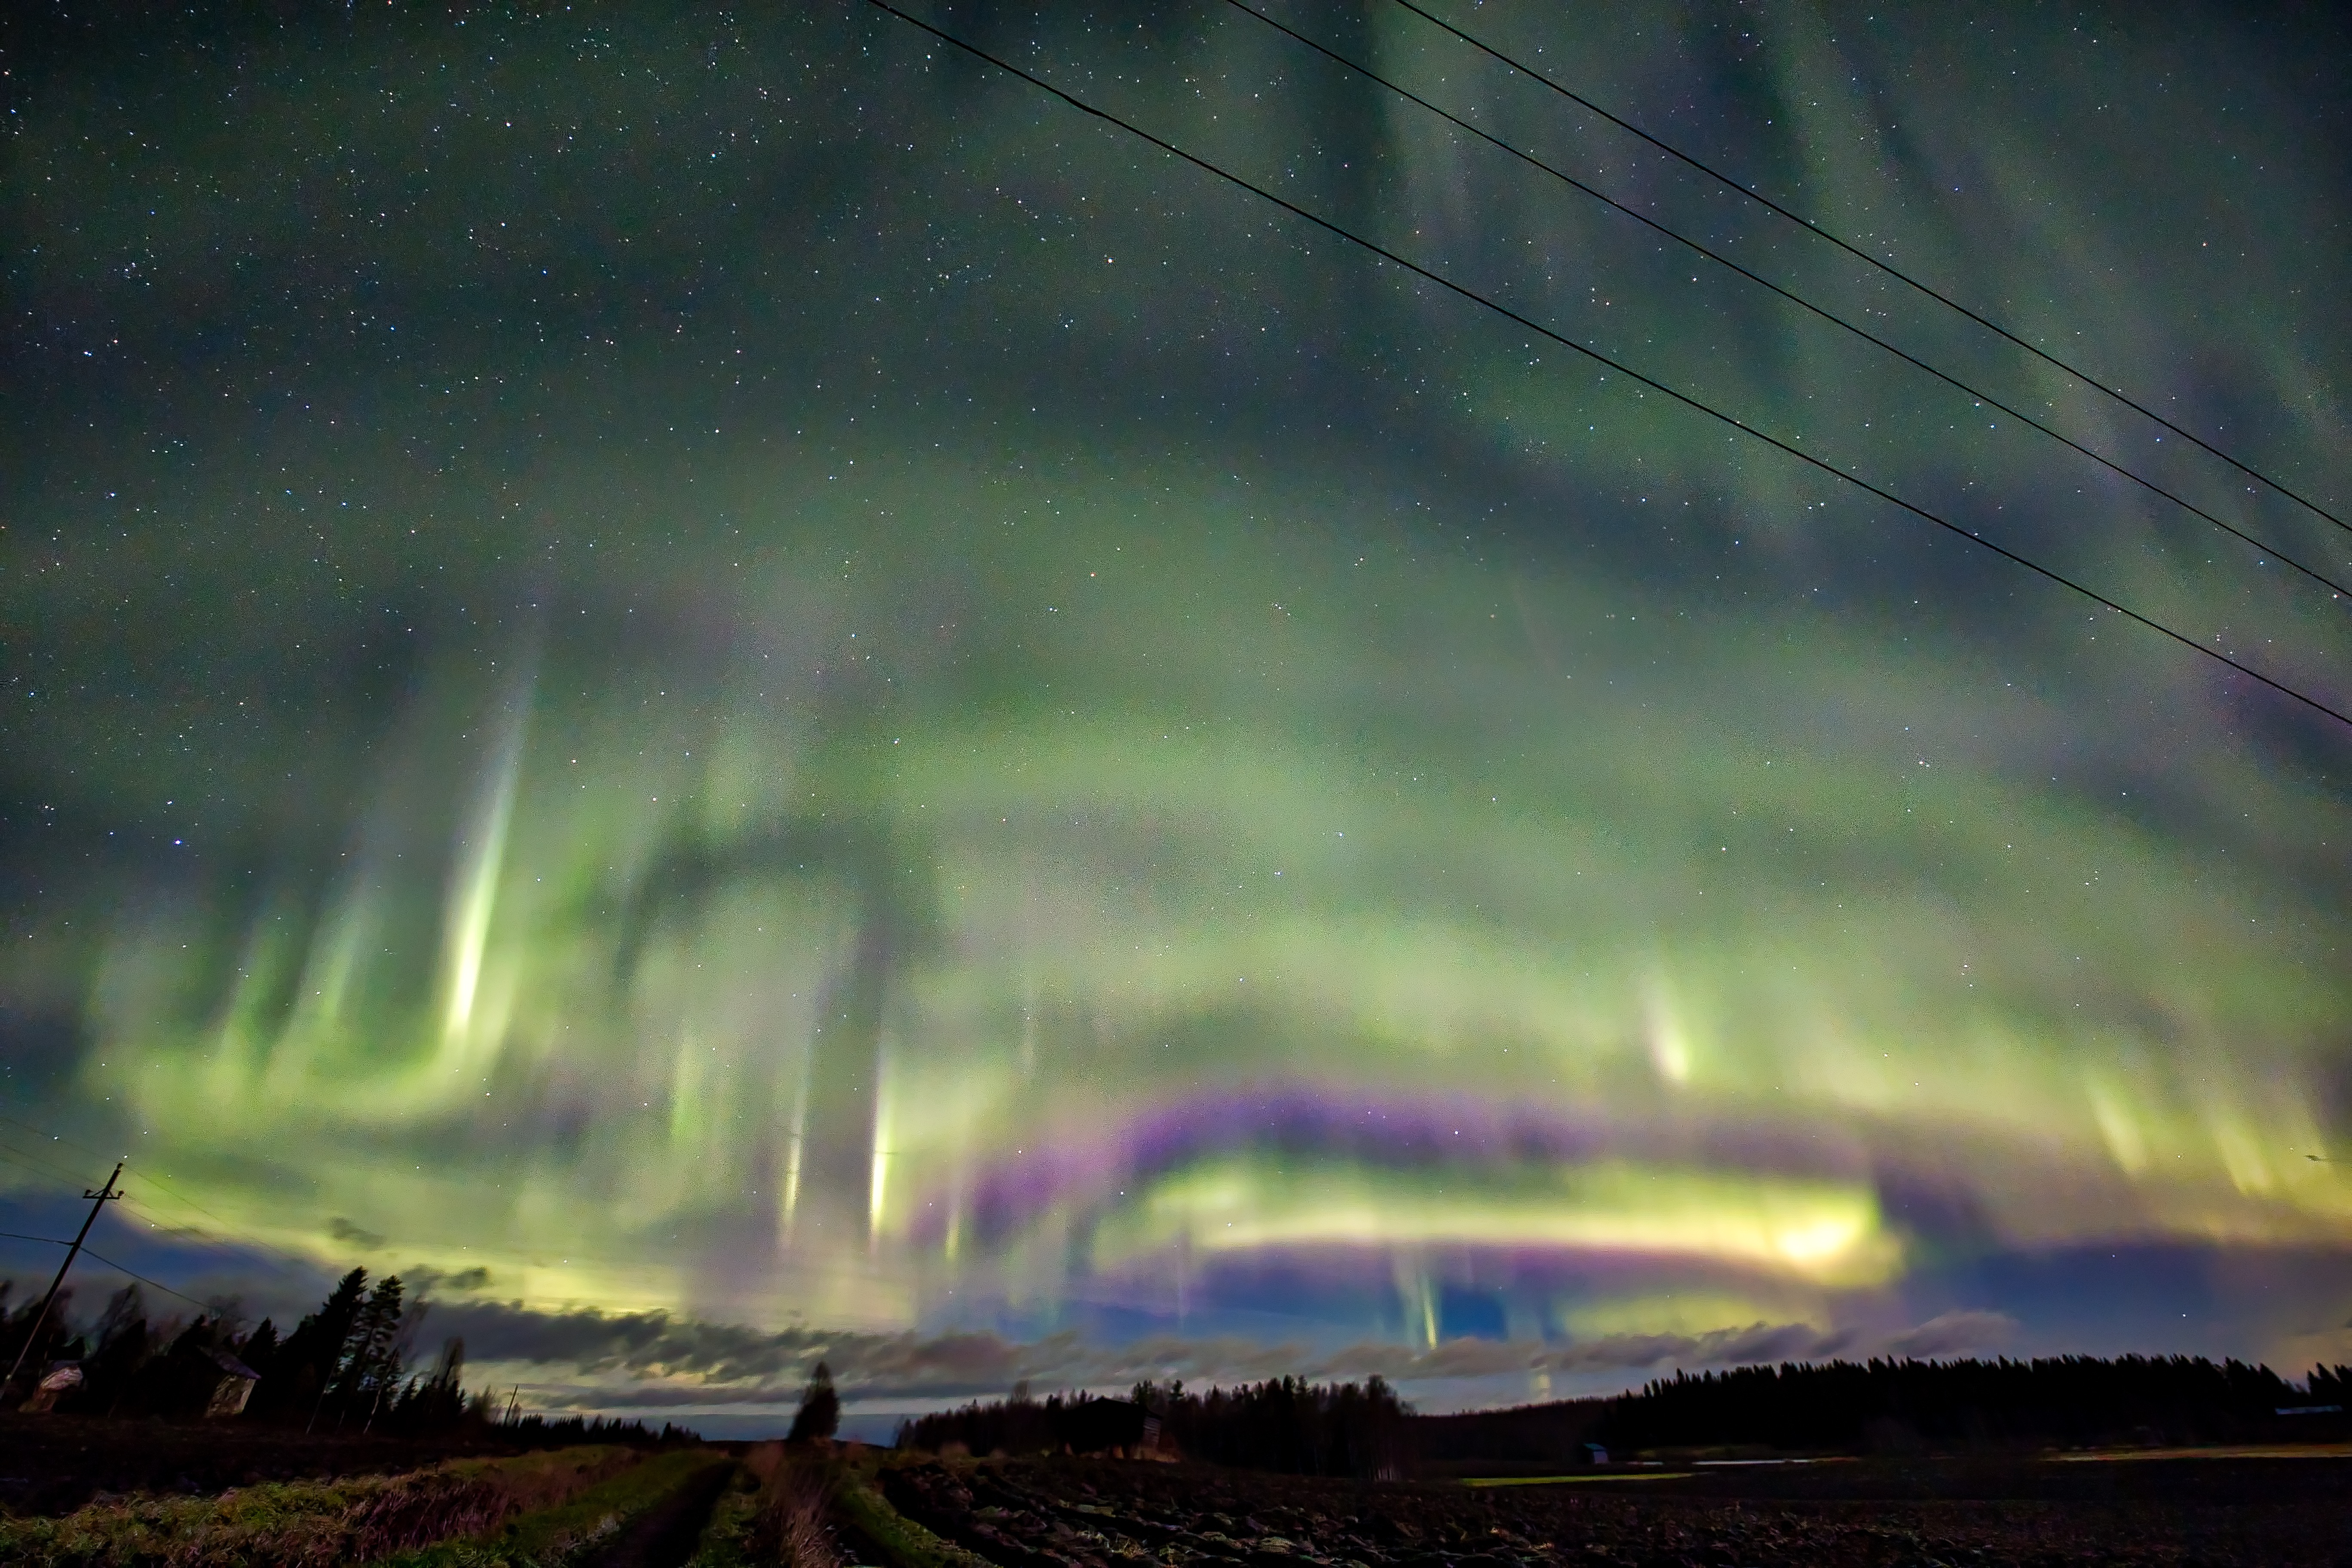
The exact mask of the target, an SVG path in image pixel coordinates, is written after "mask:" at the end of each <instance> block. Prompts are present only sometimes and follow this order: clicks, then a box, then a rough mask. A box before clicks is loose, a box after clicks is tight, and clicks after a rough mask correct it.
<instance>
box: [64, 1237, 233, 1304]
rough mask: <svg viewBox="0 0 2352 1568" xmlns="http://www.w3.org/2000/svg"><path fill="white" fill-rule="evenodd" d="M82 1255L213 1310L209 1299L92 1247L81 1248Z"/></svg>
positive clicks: (164, 1291)
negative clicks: (174, 1285) (175, 1287)
mask: <svg viewBox="0 0 2352 1568" xmlns="http://www.w3.org/2000/svg"><path fill="white" fill-rule="evenodd" d="M81 1255H82V1256H83V1257H84V1258H89V1260H90V1261H92V1262H93V1263H103V1264H105V1265H106V1266H107V1267H108V1268H111V1269H113V1270H114V1271H115V1272H116V1273H117V1274H128V1275H130V1276H131V1278H132V1279H136V1280H138V1281H139V1283H141V1284H142V1285H152V1286H153V1287H154V1288H155V1289H158V1290H161V1291H163V1293H164V1294H165V1295H167V1296H177V1297H178V1298H179V1299H180V1300H183V1301H190V1302H194V1304H195V1305H197V1306H199V1307H203V1308H205V1310H211V1307H212V1303H211V1302H209V1301H203V1300H197V1299H196V1298H195V1297H194V1296H191V1295H189V1294H188V1293H187V1292H186V1291H185V1290H174V1289H172V1288H171V1287H170V1286H169V1285H166V1284H164V1283H163V1281H162V1280H160V1279H148V1278H147V1276H145V1275H144V1274H142V1273H140V1272H138V1271H137V1270H136V1269H131V1268H124V1267H122V1265H121V1264H120V1263H117V1262H116V1261H114V1259H112V1258H108V1257H105V1256H103V1255H101V1254H100V1253H99V1252H97V1251H94V1250H93V1249H91V1248H89V1247H83V1248H82V1249H81Z"/></svg>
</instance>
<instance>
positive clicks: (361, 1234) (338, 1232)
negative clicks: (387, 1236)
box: [327, 1215, 384, 1252]
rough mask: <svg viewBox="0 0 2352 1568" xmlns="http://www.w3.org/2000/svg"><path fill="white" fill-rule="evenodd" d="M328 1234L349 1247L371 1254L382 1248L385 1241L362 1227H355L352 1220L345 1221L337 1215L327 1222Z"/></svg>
mask: <svg viewBox="0 0 2352 1568" xmlns="http://www.w3.org/2000/svg"><path fill="white" fill-rule="evenodd" d="M327 1234H328V1235H329V1236H331V1237H334V1238H335V1239H336V1240H337V1241H340V1242H343V1243H345V1244H346V1245H348V1246H352V1247H361V1248H362V1249H364V1250H367V1251H370V1252H373V1251H374V1250H375V1249H377V1248H378V1247H382V1246H383V1241H384V1238H383V1237H381V1236H378V1235H377V1234H376V1233H375V1232H374V1231H372V1230H369V1229H366V1228H365V1227H363V1226H357V1225H353V1224H352V1222H351V1221H350V1220H347V1219H345V1218H344V1217H343V1216H342V1215H336V1216H335V1217H334V1218H332V1219H331V1220H329V1221H328V1222H327Z"/></svg>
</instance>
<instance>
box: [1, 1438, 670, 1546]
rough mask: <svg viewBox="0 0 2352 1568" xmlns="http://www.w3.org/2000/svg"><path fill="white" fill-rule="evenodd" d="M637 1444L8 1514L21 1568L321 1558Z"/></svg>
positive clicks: (495, 1509)
mask: <svg viewBox="0 0 2352 1568" xmlns="http://www.w3.org/2000/svg"><path fill="white" fill-rule="evenodd" d="M636 1459H637V1455H636V1453H635V1451H634V1450H631V1449H627V1448H619V1447H603V1446H599V1447H582V1448H564V1449H557V1450H552V1451H543V1452H540V1453H532V1454H519V1455H514V1456H511V1457H508V1458H489V1459H455V1460H450V1461H448V1462H446V1463H444V1464H439V1465H433V1466H428V1467H426V1468H423V1469H418V1470H410V1471H406V1472H404V1473H401V1474H396V1475H390V1476H383V1475H376V1476H349V1477H344V1478H342V1479H336V1480H310V1481H278V1482H270V1483H267V1484H264V1485H261V1486H253V1487H243V1488H235V1489H230V1490H228V1491H225V1492H222V1493H221V1494H220V1495H219V1496H217V1497H209V1498H184V1497H146V1496H141V1497H129V1498H116V1499H110V1500H106V1501H103V1502H94V1503H91V1504H89V1506H88V1507H85V1508H82V1509H79V1510H76V1511H74V1512H73V1513H70V1514H67V1515H65V1516H63V1517H62V1518H54V1519H0V1563H10V1564H19V1565H22V1568H215V1565H217V1568H323V1565H325V1564H330V1563H367V1562H372V1561H375V1560H377V1559H380V1558H383V1557H385V1556H387V1555H390V1554H392V1553H394V1552H400V1551H402V1550H404V1549H405V1548H409V1547H414V1546H417V1545H420V1544H422V1543H424V1542H431V1541H437V1540H440V1539H443V1538H444V1537H447V1536H451V1535H459V1534H473V1533H477V1532H480V1531H488V1530H490V1529H492V1528H494V1527H495V1526H497V1525H498V1524H499V1522H500V1521H504V1520H506V1519H508V1518H509V1517H511V1516H512V1515H514V1514H515V1513H517V1512H519V1511H521V1510H527V1509H531V1508H539V1507H543V1506H546V1505H547V1504H549V1503H551V1502H554V1501H556V1500H560V1499H562V1498H564V1497H567V1496H569V1495H571V1494H572V1493H574V1492H577V1491H580V1490H582V1489H583V1488H585V1487H590V1486H593V1485H594V1484H596V1483H598V1482H600V1481H602V1480H603V1479H604V1478H605V1477H607V1476H610V1475H612V1474H613V1473H614V1471H615V1470H617V1469H620V1468H624V1467H626V1466H629V1465H634V1464H635V1462H636Z"/></svg>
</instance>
